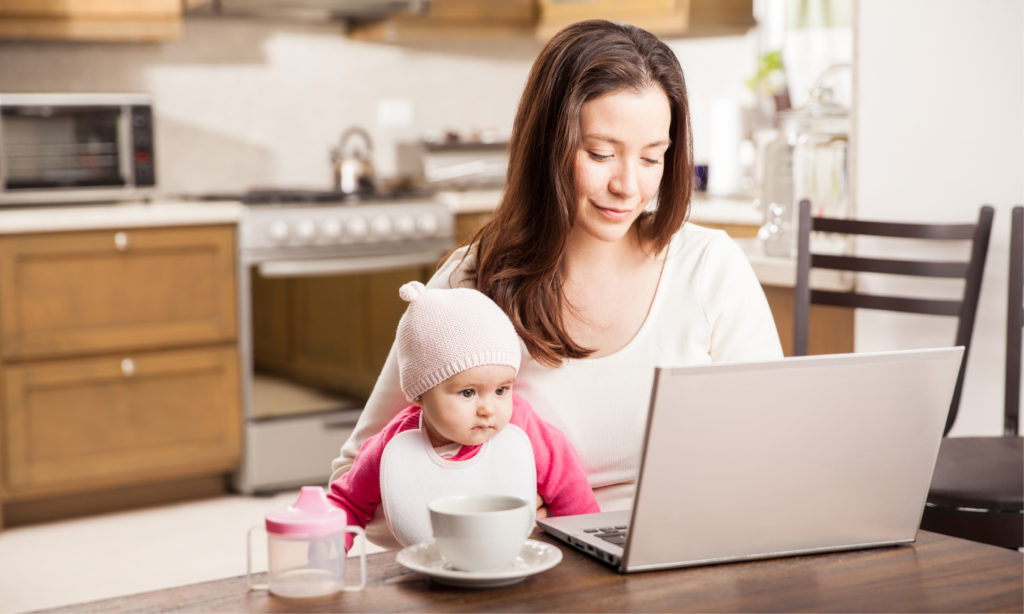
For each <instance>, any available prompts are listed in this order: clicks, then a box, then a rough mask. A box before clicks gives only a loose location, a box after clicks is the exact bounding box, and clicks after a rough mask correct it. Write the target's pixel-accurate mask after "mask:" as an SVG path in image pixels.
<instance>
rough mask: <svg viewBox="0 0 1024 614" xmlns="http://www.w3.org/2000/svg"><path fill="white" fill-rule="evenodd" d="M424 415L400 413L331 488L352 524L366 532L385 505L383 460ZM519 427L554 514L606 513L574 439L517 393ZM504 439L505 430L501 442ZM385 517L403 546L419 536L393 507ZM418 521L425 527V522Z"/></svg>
mask: <svg viewBox="0 0 1024 614" xmlns="http://www.w3.org/2000/svg"><path fill="white" fill-rule="evenodd" d="M420 415H421V409H420V407H419V406H417V405H411V406H409V407H407V408H406V409H404V410H402V411H401V412H399V414H398V415H397V416H395V418H394V419H393V420H391V422H389V423H388V424H387V426H385V427H384V428H383V429H382V430H381V431H380V432H379V433H377V434H376V435H374V436H373V437H370V438H369V439H367V440H366V442H364V443H363V445H362V447H361V448H360V449H359V453H358V454H357V455H356V458H355V461H354V462H353V464H352V467H351V469H349V471H347V472H346V473H344V474H343V475H342V476H341V477H339V478H338V479H337V480H335V481H334V482H333V483H331V490H330V493H328V495H327V497H328V499H329V500H330V501H331V502H332V503H333V504H334V505H336V506H338V507H340V508H342V509H344V510H345V511H346V513H347V514H348V521H349V523H350V524H355V525H359V526H360V527H366V524H367V523H368V522H369V521H370V520H371V519H372V518H373V515H374V512H375V511H376V509H377V506H379V505H381V498H382V496H381V458H382V457H383V456H384V452H385V449H387V448H388V445H389V444H390V443H391V442H392V440H393V439H395V437H396V436H397V435H398V434H399V433H403V432H405V431H409V430H416V429H419V428H420ZM513 426H514V427H517V429H516V430H519V429H521V431H522V433H524V434H525V435H526V437H527V438H528V440H529V443H530V446H531V447H532V452H533V459H534V468H535V473H536V492H537V494H539V495H540V496H541V497H542V498H543V499H544V503H545V505H546V506H547V509H548V514H549V515H551V516H565V515H571V514H588V513H593V512H598V511H600V509H599V508H598V505H597V499H596V498H595V497H594V491H593V490H592V489H591V487H590V484H589V483H588V482H587V477H586V474H585V473H584V471H583V464H582V462H581V461H580V459H579V456H578V455H577V454H576V451H575V449H574V448H573V447H572V444H571V443H570V442H569V440H568V438H567V437H566V436H565V434H564V433H562V432H561V431H560V430H558V429H557V428H555V427H554V426H552V425H550V424H548V423H547V422H545V421H544V420H542V419H541V418H540V417H539V416H538V415H537V414H536V413H535V412H534V411H533V408H532V407H530V404H529V403H528V402H527V401H526V400H525V399H523V398H522V397H520V396H519V395H517V394H513V406H512V417H511V419H510V421H509V426H507V427H506V429H509V428H512V427H513ZM503 434H505V433H504V431H503V432H502V433H499V434H498V436H496V437H495V439H497V437H499V436H502V435H503ZM492 442H494V440H493V439H492V440H491V441H488V442H486V443H484V444H482V445H479V446H463V447H462V448H461V449H460V450H459V452H458V453H456V454H455V455H454V456H453V457H452V458H451V461H455V462H452V463H451V466H452V467H453V469H455V468H456V467H457V466H458V465H459V463H460V462H465V461H468V460H469V459H472V458H474V457H475V456H476V455H477V454H478V453H481V451H482V450H483V449H484V448H485V447H487V446H488V445H489V444H491V443H492ZM498 450H499V448H495V451H498ZM419 469H423V468H422V467H421V468H419ZM524 469H527V468H524ZM408 471H409V472H410V473H411V474H413V475H418V474H419V472H418V468H417V467H408ZM384 512H385V517H386V519H387V521H388V526H389V527H390V528H391V531H392V533H393V534H394V535H395V537H396V538H398V539H399V541H400V542H402V541H403V539H402V537H403V536H407V535H412V534H416V532H415V531H412V529H411V528H409V527H403V526H401V525H396V523H400V522H406V521H405V520H404V519H403V518H401V517H393V516H394V515H389V510H388V508H387V506H385V509H384ZM422 514H423V515H424V517H426V516H427V510H426V509H425V506H424V509H423V510H422ZM418 520H420V521H421V524H422V519H418ZM407 529H408V530H407ZM351 544H352V538H351V534H350V535H349V538H348V541H347V542H346V548H348V547H351ZM405 545H411V544H405Z"/></svg>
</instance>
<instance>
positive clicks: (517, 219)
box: [332, 20, 782, 510]
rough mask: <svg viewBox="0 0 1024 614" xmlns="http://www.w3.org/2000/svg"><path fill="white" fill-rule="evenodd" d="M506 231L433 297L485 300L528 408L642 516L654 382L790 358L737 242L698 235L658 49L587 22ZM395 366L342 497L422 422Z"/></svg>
mask: <svg viewBox="0 0 1024 614" xmlns="http://www.w3.org/2000/svg"><path fill="white" fill-rule="evenodd" d="M509 152H510V158H509V169H508V178H507V183H506V189H505V194H504V197H503V199H502V202H501V204H500V206H499V207H498V209H497V210H496V211H495V213H494V216H493V217H492V219H491V220H490V221H489V222H488V223H487V224H486V225H485V226H484V227H483V228H481V229H480V231H479V232H477V233H476V235H475V236H474V237H473V238H472V239H471V240H470V241H469V243H468V245H464V246H462V247H461V248H459V249H457V250H456V251H455V252H454V253H453V254H451V255H450V256H449V258H448V259H447V260H446V261H445V262H444V264H442V266H441V267H440V269H439V270H438V272H437V273H436V274H435V275H434V277H433V279H432V280H431V281H430V283H429V284H428V285H429V286H431V287H449V286H451V287H456V286H466V287H475V288H477V289H479V290H480V291H482V292H483V293H484V294H486V295H488V296H489V297H491V298H492V299H493V300H494V301H495V302H496V303H497V304H498V305H499V306H501V308H502V309H503V310H504V311H505V312H506V313H507V314H508V315H509V317H510V318H511V319H512V321H513V323H514V324H515V327H516V332H517V333H518V334H519V336H520V338H521V339H522V341H523V344H524V350H525V352H526V353H524V356H523V360H522V366H521V368H520V372H519V378H518V380H517V384H516V386H517V391H518V392H519V394H520V395H522V396H523V397H524V398H525V399H527V400H528V401H529V402H530V403H532V404H533V407H534V409H535V410H536V411H537V413H538V414H540V416H541V417H543V418H544V419H545V420H547V421H549V422H551V423H552V424H554V425H555V426H556V427H558V428H559V429H561V430H562V431H563V432H565V434H566V435H568V437H569V439H570V441H572V443H573V445H574V446H575V447H576V450H577V452H578V453H579V455H580V457H581V459H582V461H583V465H584V469H585V471H586V473H587V477H588V479H589V481H590V485H591V486H592V487H593V488H594V489H595V494H596V495H597V498H598V501H599V503H600V505H601V508H602V509H604V510H608V509H621V508H624V507H628V506H629V505H630V502H631V496H632V489H633V479H634V477H635V474H636V470H637V466H638V462H639V453H640V442H641V439H642V436H643V431H644V425H645V420H646V415H647V406H648V402H649V400H650V391H651V383H652V375H653V367H654V366H656V365H685V364H700V363H709V362H720V361H737V360H764V359H775V358H781V357H782V350H781V347H780V345H779V339H778V334H777V332H776V330H775V325H774V322H773V320H772V316H771V312H770V311H769V309H768V304H767V301H766V300H765V297H764V293H763V292H762V290H761V287H760V285H759V283H758V281H757V279H756V277H755V276H754V274H753V271H752V269H751V268H750V265H749V263H748V262H747V260H746V258H745V257H744V255H743V253H742V252H741V251H740V249H739V248H738V247H737V246H736V245H735V243H733V242H732V240H731V239H729V238H728V236H726V235H725V234H724V233H722V232H720V231H712V230H708V229H705V228H701V227H699V226H695V225H693V224H684V222H685V220H686V216H687V213H688V211H689V203H690V193H691V182H692V176H693V174H692V173H693V171H692V162H693V161H692V157H693V154H692V143H691V135H690V119H689V107H688V102H687V97H686V85H685V82H684V79H683V72H682V68H681V67H680V66H679V62H678V60H677V59H676V57H675V54H674V53H673V52H672V51H671V50H670V49H669V48H668V47H667V46H666V45H665V44H664V43H662V42H661V41H659V40H658V39H657V38H656V37H654V36H653V35H651V34H650V33H648V32H646V31H644V30H641V29H639V28H635V27H632V26H628V25H623V24H617V23H611V22H607V21H600V20H593V21H584V22H580V23H577V24H573V25H571V26H568V27H567V28H565V29H564V30H562V31H561V32H559V33H558V34H556V35H555V37H554V38H552V39H551V41H550V42H549V43H548V44H547V45H546V46H545V48H544V49H543V51H541V54H540V56H539V57H538V58H537V60H536V61H535V63H534V65H533V68H532V70H531V73H530V76H529V79H528V81H527V85H526V88H525V91H524V92H523V97H522V99H521V101H520V103H519V108H518V111H517V113H516V118H515V123H514V126H513V130H512V136H511V139H510V142H509ZM405 405H406V403H405V399H404V398H403V396H402V392H401V389H400V387H399V384H398V369H397V364H396V360H395V356H394V350H392V353H391V355H390V356H389V357H388V360H387V363H386V364H385V366H384V371H383V372H382V373H381V376H380V378H379V379H378V381H377V384H376V386H375V388H374V390H373V393H372V395H371V397H370V399H369V401H368V402H367V405H366V409H365V410H364V411H363V414H362V416H361V417H360V419H359V423H358V425H357V426H356V429H355V431H354V433H353V434H352V436H351V437H350V438H349V440H348V441H347V442H346V443H345V445H344V446H343V447H342V450H341V456H340V457H339V458H338V459H336V460H335V461H334V463H333V468H334V473H333V476H332V480H333V479H336V478H337V477H338V476H339V475H340V474H341V473H343V472H344V471H346V470H347V468H348V466H350V465H351V462H352V458H353V457H354V456H355V453H356V452H357V451H358V449H359V446H360V445H361V444H362V442H363V441H364V440H365V439H366V438H367V437H368V436H370V435H372V434H373V433H376V432H377V431H379V430H380V429H381V427H383V426H384V425H385V424H386V423H387V422H388V421H389V420H390V419H391V418H393V417H394V416H395V414H396V413H397V412H398V411H400V410H401V409H403V408H404V407H405Z"/></svg>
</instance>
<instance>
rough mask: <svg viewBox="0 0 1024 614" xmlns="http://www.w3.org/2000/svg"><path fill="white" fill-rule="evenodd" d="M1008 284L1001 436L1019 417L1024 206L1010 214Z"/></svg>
mask: <svg viewBox="0 0 1024 614" xmlns="http://www.w3.org/2000/svg"><path fill="white" fill-rule="evenodd" d="M1009 277H1010V284H1009V293H1008V296H1007V299H1006V404H1005V408H1004V410H1003V433H1004V434H1006V435H1014V436H1016V435H1017V431H1018V428H1019V426H1020V425H1019V422H1018V418H1019V417H1020V361H1021V327H1022V325H1024V207H1014V208H1013V210H1012V211H1011V212H1010V272H1009Z"/></svg>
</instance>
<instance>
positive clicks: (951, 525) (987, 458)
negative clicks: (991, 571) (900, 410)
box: [921, 207, 1024, 548]
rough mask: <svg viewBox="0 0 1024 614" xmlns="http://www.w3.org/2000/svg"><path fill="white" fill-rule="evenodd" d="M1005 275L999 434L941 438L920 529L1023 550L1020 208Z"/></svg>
mask: <svg viewBox="0 0 1024 614" xmlns="http://www.w3.org/2000/svg"><path fill="white" fill-rule="evenodd" d="M1009 278H1010V282H1009V294H1008V298H1007V309H1006V386H1005V399H1004V402H1005V404H1004V408H1003V435H1002V436H1001V437H947V438H945V439H943V441H942V446H941V447H940V448H939V458H938V461H937V462H936V464H935V473H934V475H933V478H932V486H931V490H930V492H929V493H928V503H927V505H926V506H925V510H924V516H923V518H922V520H921V528H922V529H927V530H929V531H935V532H937V533H945V534H947V535H953V536H956V537H963V538H966V539H971V540H974V541H980V542H985V543H988V544H994V545H997V546H1004V547H1007V548H1024V439H1022V438H1021V437H1020V435H1019V417H1020V369H1021V325H1022V323H1024V313H1022V312H1024V207H1014V208H1013V212H1012V214H1011V229H1010V269H1009Z"/></svg>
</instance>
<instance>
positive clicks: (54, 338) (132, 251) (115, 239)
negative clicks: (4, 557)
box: [0, 225, 242, 519]
mask: <svg viewBox="0 0 1024 614" xmlns="http://www.w3.org/2000/svg"><path fill="white" fill-rule="evenodd" d="M235 267H236V254H235V226H234V225H216V226H183V227H166V228H124V229H111V230H90V231H68V232H49V233H26V234H10V235H3V236H0V348H2V350H0V442H2V443H0V470H2V471H0V484H2V486H0V497H2V503H3V505H4V507H9V506H11V505H24V504H32V505H38V506H39V507H41V508H42V509H43V511H44V515H45V516H46V517H47V518H51V517H53V512H52V509H53V508H54V506H55V504H52V503H51V504H49V505H47V504H46V502H47V501H50V500H51V499H53V498H60V497H73V498H75V499H86V498H88V497H94V498H97V499H104V498H109V497H108V496H107V495H105V494H103V489H112V490H115V489H120V490H118V492H119V494H118V497H117V500H118V501H121V502H127V503H126V504H130V501H131V500H132V499H131V496H126V495H125V494H124V489H126V488H131V487H139V488H148V489H150V491H152V489H153V488H154V486H155V485H156V486H159V485H161V484H166V483H180V482H182V481H183V480H186V481H187V480H205V481H206V482H207V483H209V482H210V480H211V478H217V479H219V480H220V483H221V484H223V483H224V480H223V477H224V476H225V475H226V474H228V473H230V472H231V471H233V470H235V469H236V468H237V467H238V466H239V463H240V459H241V429H242V416H241V401H240V394H241V384H240V377H239V357H238V347H237V344H238V334H237V332H238V331H237V319H238V318H237V311H238V302H237V300H238V299H237V286H236V277H235V276H236V269H235ZM183 488H185V489H187V488H190V487H189V486H183ZM221 488H222V489H223V487H221ZM165 496H166V495H165ZM150 499H151V500H153V497H150ZM47 508H49V509H47ZM80 508H81V509H87V508H88V504H82V505H81V506H80ZM29 516H31V514H30V515H29ZM30 519H31V518H30Z"/></svg>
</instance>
